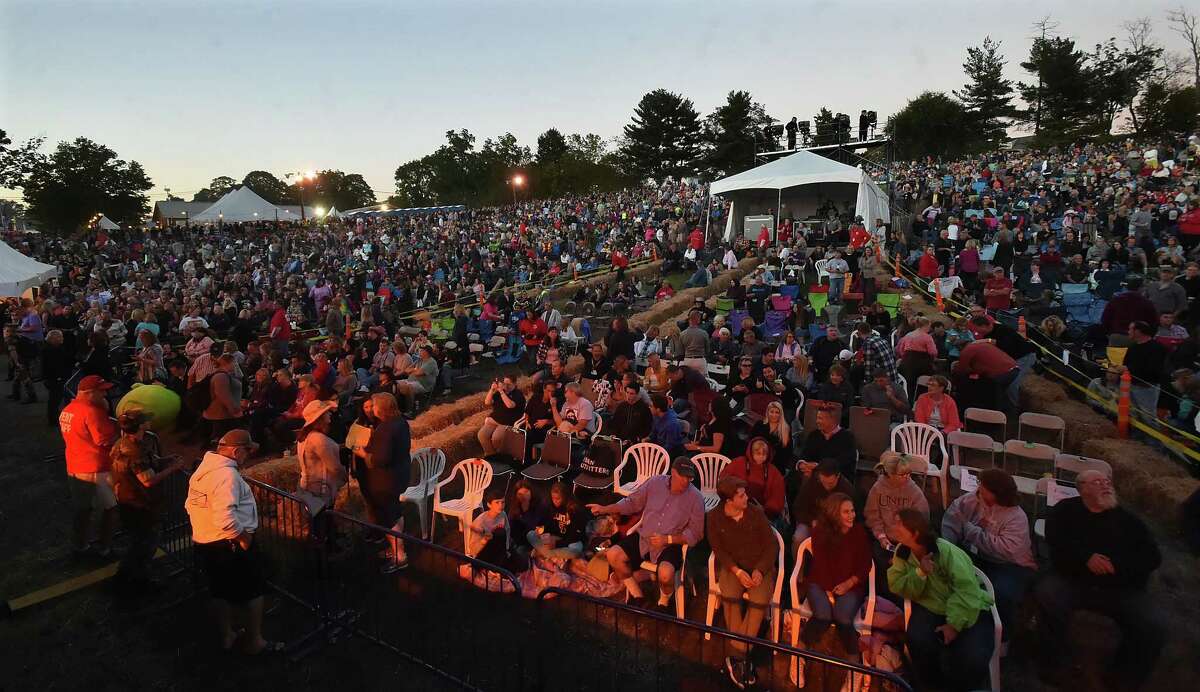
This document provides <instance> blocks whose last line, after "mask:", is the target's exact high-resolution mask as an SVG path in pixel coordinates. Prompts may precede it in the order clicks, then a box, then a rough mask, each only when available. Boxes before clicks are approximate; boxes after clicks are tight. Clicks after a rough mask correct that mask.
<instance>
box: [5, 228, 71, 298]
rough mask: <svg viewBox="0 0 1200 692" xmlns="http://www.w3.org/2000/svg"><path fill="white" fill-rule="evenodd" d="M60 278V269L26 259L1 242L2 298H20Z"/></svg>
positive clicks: (29, 258)
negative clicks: (55, 278)
mask: <svg viewBox="0 0 1200 692" xmlns="http://www.w3.org/2000/svg"><path fill="white" fill-rule="evenodd" d="M56 276H58V267H56V266H54V265H52V264H44V263H42V262H39V261H37V260H35V259H33V258H31V257H26V256H25V255H22V254H21V253H20V252H17V251H16V250H14V249H13V248H12V247H10V246H9V245H8V243H5V242H4V241H2V240H0V296H7V297H11V296H19V295H21V294H22V293H24V292H25V289H28V288H32V287H34V286H40V285H41V284H42V283H43V282H45V281H48V280H50V279H53V278H54V277H56Z"/></svg>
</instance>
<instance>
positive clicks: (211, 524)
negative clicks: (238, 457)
mask: <svg viewBox="0 0 1200 692" xmlns="http://www.w3.org/2000/svg"><path fill="white" fill-rule="evenodd" d="M184 508H185V509H186V510H187V513H188V517H189V518H191V520H192V540H193V541H194V542H196V543H215V542H217V541H224V540H231V539H234V538H237V537H238V536H239V535H241V534H242V533H253V532H254V531H256V530H257V529H258V505H257V504H256V503H255V502H254V494H253V493H252V492H250V485H249V484H248V483H246V480H245V479H244V478H242V474H240V473H238V467H237V462H236V461H234V460H233V459H230V458H229V457H226V456H222V455H220V454H217V453H216V452H208V453H207V454H205V455H204V459H202V460H201V461H200V465H199V466H198V467H196V471H195V472H194V473H193V474H192V479H191V480H190V481H189V482H188V496H187V501H186V502H184Z"/></svg>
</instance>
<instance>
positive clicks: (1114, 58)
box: [1087, 38, 1162, 135]
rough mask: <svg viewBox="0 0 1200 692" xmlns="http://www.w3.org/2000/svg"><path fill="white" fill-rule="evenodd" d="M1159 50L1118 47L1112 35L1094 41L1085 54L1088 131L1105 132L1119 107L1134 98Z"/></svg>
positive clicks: (1145, 81) (1111, 124)
mask: <svg viewBox="0 0 1200 692" xmlns="http://www.w3.org/2000/svg"><path fill="white" fill-rule="evenodd" d="M1161 54H1162V51H1161V50H1159V49H1156V48H1153V47H1143V48H1142V49H1141V50H1135V49H1122V48H1119V47H1118V46H1117V43H1116V39H1112V38H1110V39H1108V41H1106V42H1104V43H1098V44H1096V47H1095V49H1094V50H1093V51H1092V53H1091V54H1089V56H1088V65H1087V76H1088V80H1089V81H1090V83H1091V85H1090V88H1089V89H1088V92H1089V97H1090V105H1091V108H1090V115H1091V121H1092V122H1091V125H1090V127H1089V129H1090V131H1091V134H1097V135H1107V134H1109V133H1110V132H1112V127H1113V121H1114V120H1115V119H1116V117H1117V113H1119V112H1120V111H1121V110H1122V109H1124V108H1127V107H1129V106H1130V104H1132V103H1133V102H1134V100H1135V99H1136V98H1137V95H1138V93H1139V92H1140V91H1141V90H1142V87H1143V85H1145V84H1146V83H1147V82H1148V81H1149V79H1150V77H1151V75H1152V74H1153V73H1154V72H1155V69H1156V67H1157V64H1158V58H1159V56H1160V55H1161Z"/></svg>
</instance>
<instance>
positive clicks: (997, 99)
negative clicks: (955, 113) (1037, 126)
mask: <svg viewBox="0 0 1200 692" xmlns="http://www.w3.org/2000/svg"><path fill="white" fill-rule="evenodd" d="M1005 64H1007V61H1006V60H1005V59H1004V56H1003V55H1001V54H1000V42H999V41H993V40H992V37H990V36H986V37H984V39H983V44H982V45H979V46H971V47H969V48H967V61H966V62H964V63H963V72H965V73H966V74H967V79H969V80H970V81H968V82H967V83H966V84H965V85H964V86H963V88H962V89H961V90H958V91H955V92H954V95H955V96H956V97H958V99H959V100H960V101H962V104H963V106H965V107H966V109H967V112H968V113H969V114H970V116H971V120H972V121H973V122H974V124H975V127H976V131H977V132H978V133H979V136H980V138H981V139H983V140H984V141H985V142H987V144H988V145H989V146H990V147H992V148H996V147H999V146H1000V145H1001V144H1003V143H1005V142H1007V141H1008V132H1007V128H1008V124H1007V120H1008V119H1009V118H1012V117H1014V116H1015V115H1016V107H1014V106H1013V104H1012V99H1013V83H1012V80H1009V79H1005V78H1004V66H1005Z"/></svg>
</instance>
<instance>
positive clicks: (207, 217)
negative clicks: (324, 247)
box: [190, 185, 307, 224]
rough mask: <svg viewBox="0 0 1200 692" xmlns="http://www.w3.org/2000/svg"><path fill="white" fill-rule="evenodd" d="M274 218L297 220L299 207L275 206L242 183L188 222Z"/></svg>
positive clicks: (200, 222) (231, 221)
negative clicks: (293, 208)
mask: <svg viewBox="0 0 1200 692" xmlns="http://www.w3.org/2000/svg"><path fill="white" fill-rule="evenodd" d="M306 209H307V207H306ZM276 215H278V216H276ZM276 218H278V219H279V220H280V221H299V220H300V207H296V208H295V211H293V210H292V209H289V208H287V207H277V206H275V205H274V204H271V203H270V202H268V201H267V200H265V199H263V198H262V197H259V196H258V195H257V194H256V193H255V192H254V190H251V189H250V188H249V187H248V186H246V185H243V186H241V187H239V188H238V189H236V190H232V191H230V192H228V193H226V194H225V196H224V197H222V198H221V199H219V200H217V201H216V202H214V203H213V205H212V206H211V207H209V208H208V209H205V210H204V211H202V212H200V213H199V214H196V215H195V216H193V217H192V218H191V219H190V223H199V224H203V223H222V222H223V223H239V222H244V221H274V220H276Z"/></svg>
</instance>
